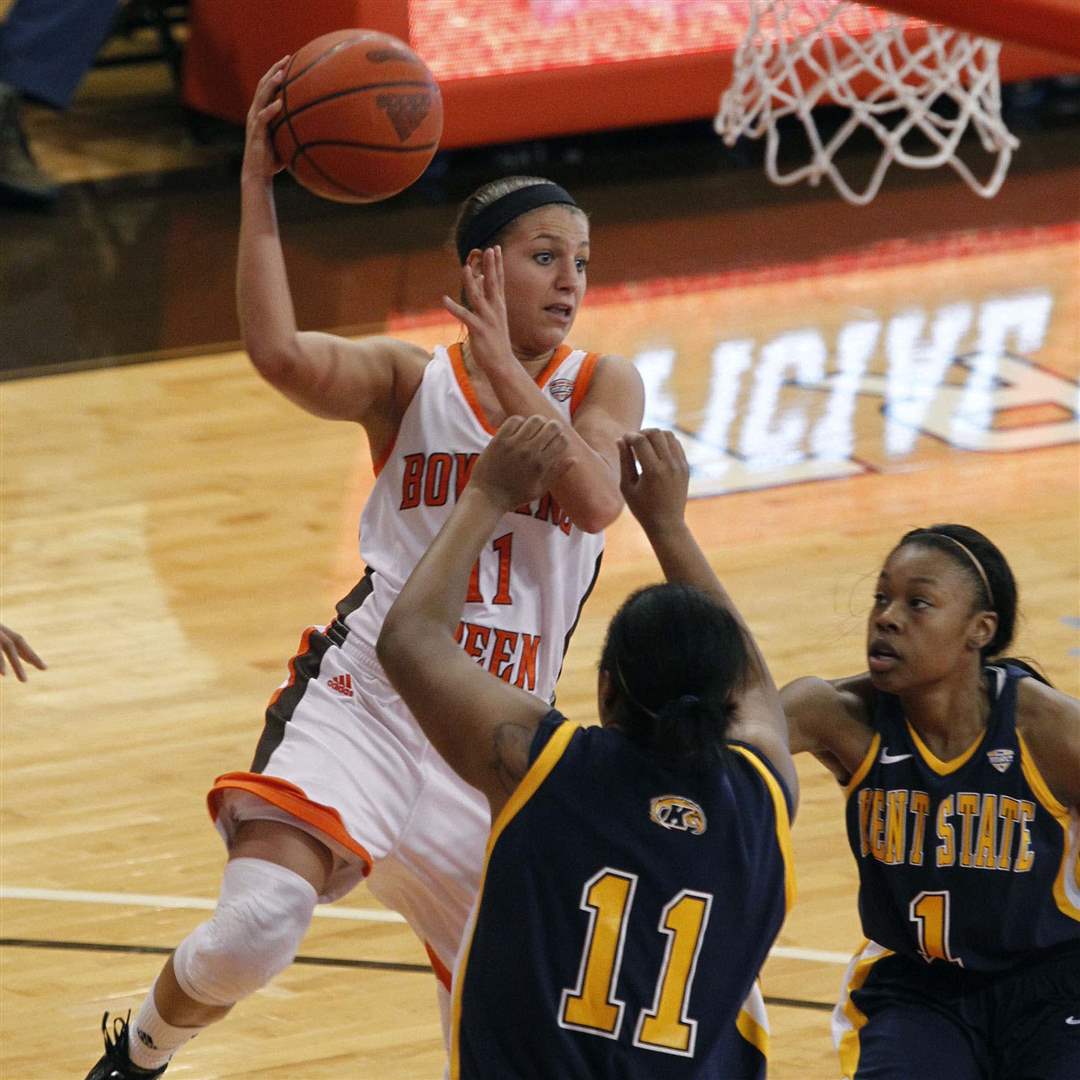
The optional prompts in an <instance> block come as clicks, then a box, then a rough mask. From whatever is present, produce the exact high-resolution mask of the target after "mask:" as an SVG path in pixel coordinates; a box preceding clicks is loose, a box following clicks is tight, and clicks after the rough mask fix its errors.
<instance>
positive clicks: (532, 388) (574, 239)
mask: <svg viewBox="0 0 1080 1080" xmlns="http://www.w3.org/2000/svg"><path fill="white" fill-rule="evenodd" d="M567 221H568V224H567V225H566V226H564V227H563V228H562V229H559V230H558V231H556V230H555V229H554V228H553V226H551V225H547V226H545V225H543V224H540V225H537V226H536V227H535V228H536V231H537V235H536V236H535V237H533V236H528V235H527V236H526V241H527V242H526V243H525V244H523V245H521V246H520V247H519V246H515V248H514V249H513V251H512V253H511V255H512V257H513V258H514V259H515V260H517V261H520V262H522V263H524V264H525V265H526V266H527V265H528V257H529V256H532V257H533V258H534V259H535V258H541V259H544V260H546V261H545V262H544V265H545V266H546V267H549V268H550V267H554V268H555V271H554V275H553V278H554V280H553V282H552V283H551V284H549V285H548V291H547V292H544V293H542V294H541V295H540V297H539V299H538V300H536V301H535V303H536V304H537V305H540V304H541V302H543V301H547V304H546V306H544V307H541V310H542V311H547V310H549V309H551V310H552V316H551V318H552V322H553V324H554V326H555V327H556V328H557V329H559V330H560V331H561V325H560V323H559V321H558V319H559V318H560V317H563V316H560V315H558V314H556V313H557V312H561V311H563V310H565V312H566V315H565V316H564V317H565V319H566V320H568V321H569V320H571V319H572V317H573V315H574V314H575V313H576V309H577V307H578V305H579V304H580V303H581V301H582V299H583V298H584V294H585V281H584V278H585V269H584V265H585V263H586V262H587V254H588V231H587V227H586V226H587V222H585V219H584V215H580V220H579V218H578V215H574V216H569V215H568V216H567ZM575 225H576V226H579V227H580V232H577V233H575V231H574V229H575ZM545 229H547V230H550V231H544V230H545ZM503 258H504V255H503V247H502V246H501V245H495V246H493V247H489V248H487V249H486V250H484V251H483V252H481V251H474V252H472V253H471V254H470V256H469V258H468V260H467V261H466V262H465V264H464V266H463V267H462V291H463V299H464V300H465V301H466V303H465V304H459V303H457V302H456V301H454V300H451V299H450V298H449V297H444V298H443V303H444V305H445V306H446V308H447V309H448V310H449V311H450V312H451V313H452V314H454V315H455V316H456V317H457V318H459V319H460V320H461V321H462V322H463V323H464V324H465V325H466V326H467V327H468V329H469V348H470V350H471V353H472V356H473V358H474V359H475V361H476V364H477V366H478V367H479V368H480V369H481V370H482V371H483V372H484V374H485V376H486V377H487V379H488V381H489V382H490V383H491V388H492V389H493V390H494V391H495V395H496V397H497V398H498V400H499V403H500V404H501V405H502V407H503V409H504V410H505V411H506V412H507V413H508V414H514V413H517V414H519V415H534V414H535V415H540V416H545V417H547V418H549V419H553V420H555V419H558V420H559V421H560V423H562V424H563V426H564V427H565V429H566V431H567V434H568V436H569V440H570V441H569V451H570V454H571V455H572V456H573V458H574V462H575V463H574V466H573V468H571V469H567V470H566V472H565V473H564V474H563V475H562V476H561V477H560V478H559V479H558V480H557V481H556V482H555V483H554V484H553V485H552V494H553V495H554V496H555V498H556V499H557V500H558V502H559V505H560V506H561V507H562V508H563V509H564V510H565V511H566V512H567V513H568V514H569V515H570V518H571V520H572V521H573V522H574V524H575V525H576V526H577V527H578V528H579V529H583V530H584V531H585V532H600V531H601V530H602V529H604V528H605V527H606V526H608V525H610V524H611V522H612V521H614V520H615V518H617V517H618V516H619V512H620V511H621V510H622V505H623V500H622V496H621V494H620V492H619V456H618V448H617V440H618V439H619V437H620V436H621V435H622V434H623V433H624V432H627V431H635V430H637V428H638V426H639V425H640V424H641V417H642V413H643V411H644V402H645V395H644V389H643V387H642V382H641V376H640V375H639V374H638V372H637V369H636V368H635V367H634V366H633V365H632V364H629V363H627V362H626V361H624V360H621V359H620V358H618V357H615V356H605V357H603V358H601V360H600V361H599V363H598V364H597V367H596V370H595V373H594V375H593V379H592V383H591V385H590V388H589V390H588V392H587V394H586V395H585V397H584V399H583V400H582V402H581V405H580V407H579V408H578V410H577V412H576V414H575V416H574V420H573V423H572V424H567V423H566V422H565V421H564V420H562V418H561V417H560V416H559V413H558V412H557V411H556V409H555V407H554V405H553V404H552V403H551V401H550V400H548V398H547V397H546V396H545V395H544V393H543V392H542V391H541V390H540V388H539V387H538V386H537V385H536V383H535V382H534V381H533V378H532V376H531V375H530V373H529V372H528V371H527V370H526V369H525V368H524V367H523V366H522V362H521V361H522V359H523V357H522V356H519V355H517V354H515V351H514V348H513V347H512V346H511V329H510V326H509V321H508V315H507V299H506V289H507V285H506V282H507V274H506V269H505V266H504V262H503ZM514 272H515V275H516V276H515V279H514V280H515V282H516V283H517V290H518V292H519V294H520V293H523V292H524V288H523V286H522V285H521V284H520V282H521V279H522V278H525V281H526V283H527V281H528V279H527V277H525V274H524V273H523V272H522V271H521V270H520V269H518V268H517V267H516V266H515V268H514ZM519 303H520V300H519ZM520 350H521V347H520V346H519V351H520Z"/></svg>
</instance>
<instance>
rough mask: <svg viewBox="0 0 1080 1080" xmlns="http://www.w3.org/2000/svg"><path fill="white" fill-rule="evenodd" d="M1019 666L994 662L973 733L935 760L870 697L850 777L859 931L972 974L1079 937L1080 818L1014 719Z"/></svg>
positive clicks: (895, 705)
mask: <svg viewBox="0 0 1080 1080" xmlns="http://www.w3.org/2000/svg"><path fill="white" fill-rule="evenodd" d="M1026 674H1027V673H1026V672H1024V671H1023V670H1022V669H1020V668H1017V667H1012V666H1003V667H990V668H988V669H987V678H988V679H989V680H990V685H991V694H992V696H993V698H994V701H993V706H992V709H991V712H990V719H989V722H988V724H987V728H986V731H985V732H984V733H983V735H982V737H981V738H979V739H978V740H976V742H975V743H974V744H973V745H972V746H971V747H970V748H969V749H968V750H967V751H966V752H965V753H963V754H961V755H960V756H959V757H957V758H954V759H953V760H952V761H941V760H939V759H938V758H937V757H935V756H934V754H933V753H931V752H930V750H929V749H928V748H927V746H926V745H925V744H924V743H923V741H922V740H921V739H920V738H919V736H918V733H917V732H916V731H915V730H914V728H912V726H911V725H910V724H909V723H908V722H907V720H906V719H905V717H904V715H903V712H902V710H901V708H900V702H899V700H898V699H897V698H896V697H894V696H893V695H891V694H878V695H877V707H876V710H875V716H874V720H873V723H874V727H875V729H876V734H875V735H874V738H873V740H872V741H871V744H870V749H869V751H868V752H867V755H866V757H865V758H864V759H863V762H862V764H861V765H860V766H859V768H858V769H857V770H856V772H855V774H854V776H853V777H852V778H851V781H850V783H849V784H848V786H847V831H848V841H849V842H850V844H851V850H852V852H853V853H854V855H855V859H856V862H857V863H858V866H859V914H860V916H861V918H862V926H863V932H864V933H865V934H866V936H867V937H868V938H870V939H871V941H874V942H876V943H877V944H878V945H880V946H883V947H884V948H885V949H887V950H890V951H892V952H896V953H902V954H904V955H907V956H913V957H920V956H921V957H922V959H923V960H925V961H927V962H932V961H934V960H943V961H946V962H951V963H955V964H959V965H960V966H962V967H964V968H967V969H968V970H971V971H998V970H1002V969H1004V968H1008V967H1012V966H1013V965H1015V964H1017V963H1018V962H1020V961H1021V960H1023V959H1024V958H1025V957H1027V956H1029V955H1030V954H1033V953H1036V952H1037V951H1038V950H1041V949H1047V948H1050V947H1052V946H1056V945H1061V944H1063V943H1065V942H1077V941H1080V816H1078V815H1077V814H1076V813H1075V811H1074V812H1070V811H1069V809H1068V808H1067V807H1065V806H1063V805H1062V804H1061V803H1060V802H1058V800H1057V799H1055V798H1054V796H1053V795H1052V794H1051V793H1050V789H1049V788H1048V787H1047V785H1046V781H1045V780H1044V779H1043V778H1042V776H1041V775H1040V774H1039V770H1038V768H1037V767H1036V765H1035V762H1034V760H1033V759H1032V757H1031V753H1030V751H1029V750H1028V748H1027V746H1026V745H1025V743H1024V740H1023V737H1022V736H1021V735H1020V734H1019V733H1018V732H1017V730H1016V695H1017V685H1018V683H1019V681H1020V679H1022V678H1024V677H1025V676H1026Z"/></svg>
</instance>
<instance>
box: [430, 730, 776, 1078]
mask: <svg viewBox="0 0 1080 1080" xmlns="http://www.w3.org/2000/svg"><path fill="white" fill-rule="evenodd" d="M531 759H532V764H531V766H530V768H529V771H528V772H527V773H526V775H525V777H524V778H523V779H522V781H521V783H520V784H519V786H518V788H517V790H516V791H515V792H514V794H513V796H512V797H511V799H510V801H509V802H508V803H507V804H506V806H505V808H504V809H503V811H502V812H501V813H500V814H499V816H498V818H497V819H496V820H495V822H494V824H493V826H492V830H491V838H490V840H489V842H488V849H487V859H486V863H485V867H484V877H483V882H482V885H481V889H480V894H479V898H478V900H477V906H476V908H475V910H474V915H473V922H472V926H471V927H470V930H471V936H470V935H469V934H467V936H466V946H465V948H464V949H463V951H462V955H461V957H460V958H459V962H458V969H457V972H456V973H455V977H454V995H453V1027H452V1046H451V1077H452V1078H453V1080H481V1078H482V1080H491V1078H492V1077H499V1078H500V1080H525V1078H535V1080H541V1078H543V1080H551V1078H553V1077H558V1078H559V1080H579V1078H580V1080H586V1078H587V1080H605V1078H610V1080H674V1078H689V1077H693V1078H695V1080H708V1078H716V1080H719V1078H723V1080H731V1078H733V1077H743V1076H746V1075H754V1074H753V1073H747V1072H745V1071H743V1069H744V1066H742V1065H739V1064H736V1063H737V1062H743V1061H745V1060H746V1056H745V1053H744V1051H745V1047H746V1045H747V1044H746V1042H745V1041H744V1040H749V1041H751V1042H754V1043H755V1045H757V1046H758V1047H759V1048H761V1049H762V1051H763V1050H764V1044H765V1041H766V1037H765V1032H766V1030H767V1028H766V1026H765V1021H764V1015H763V1014H759V1015H758V1016H757V1017H756V1018H755V1017H752V1016H751V1015H750V1013H749V1011H748V1010H744V1009H742V1006H743V1003H744V1001H746V999H747V998H748V997H750V996H751V994H752V991H754V990H755V989H756V987H755V979H756V977H757V974H758V970H759V968H760V967H761V964H762V963H763V961H764V960H765V957H766V954H767V953H768V950H769V947H770V945H771V944H772V942H773V940H774V939H775V937H776V934H777V933H778V931H779V929H780V925H781V923H782V922H783V919H784V915H785V912H786V910H787V906H788V904H789V903H790V902H791V901H792V900H793V899H794V878H793V872H792V866H791V848H790V838H789V810H788V805H787V801H786V798H787V797H786V794H785V792H784V789H783V785H782V783H781V782H780V781H779V780H778V778H777V777H776V775H775V774H774V773H773V771H772V770H771V768H770V767H769V766H768V765H767V764H766V763H765V762H764V761H763V759H762V758H761V757H760V756H759V755H758V754H757V753H756V752H755V751H753V750H752V749H750V748H749V747H745V746H742V745H739V744H736V743H731V744H729V748H728V751H727V752H726V753H725V756H724V758H723V760H722V762H721V763H720V764H719V765H717V766H716V767H714V768H712V769H711V770H708V771H705V772H698V773H693V772H687V771H685V770H680V771H675V770H672V769H670V768H667V767H665V766H663V765H662V764H660V763H658V762H657V761H656V760H655V759H654V758H653V757H651V756H650V755H649V754H647V753H646V752H645V751H643V750H642V749H641V748H639V747H638V746H637V745H636V744H634V743H633V742H632V741H631V740H629V739H628V738H627V737H626V736H625V735H624V734H623V733H621V732H619V731H617V730H614V729H611V728H599V727H581V726H579V725H577V724H572V723H569V722H567V721H565V720H564V718H563V717H562V716H561V715H560V714H559V713H558V712H556V711H554V710H552V712H551V713H549V714H548V716H547V717H546V718H545V719H544V720H543V722H542V723H541V725H540V729H539V730H538V732H537V735H536V739H535V740H534V742H533V746H532V752H531ZM758 1000H759V1001H760V996H758Z"/></svg>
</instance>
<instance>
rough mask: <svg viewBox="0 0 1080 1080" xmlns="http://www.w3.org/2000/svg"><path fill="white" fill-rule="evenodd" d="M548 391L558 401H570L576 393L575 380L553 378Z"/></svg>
mask: <svg viewBox="0 0 1080 1080" xmlns="http://www.w3.org/2000/svg"><path fill="white" fill-rule="evenodd" d="M548 392H549V393H550V394H551V396H552V397H553V398H554V399H555V400H556V401H569V400H570V398H571V397H573V395H574V380H573V379H552V380H551V382H550V383H548Z"/></svg>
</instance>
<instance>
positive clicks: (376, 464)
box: [371, 424, 401, 479]
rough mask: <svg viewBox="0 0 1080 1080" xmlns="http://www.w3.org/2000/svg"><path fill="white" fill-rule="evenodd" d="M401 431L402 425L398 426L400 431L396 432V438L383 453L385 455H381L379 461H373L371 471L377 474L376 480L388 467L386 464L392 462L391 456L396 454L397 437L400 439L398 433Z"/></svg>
mask: <svg viewBox="0 0 1080 1080" xmlns="http://www.w3.org/2000/svg"><path fill="white" fill-rule="evenodd" d="M400 430H401V425H400V424H399V425H398V431H395V432H394V437H393V438H392V439H391V440H390V444H389V445H388V446H387V448H386V449H385V450H384V451H383V453H381V454H380V455H379V460H378V461H373V462H372V463H371V470H372V472H374V473H375V478H376V479H378V477H379V473H381V472H382V471H383V468H384V467H385V466H386V463H387V462H388V461H389V460H390V455H391V454H392V453H393V452H394V447H395V446H397V437H398V432H399V431H400Z"/></svg>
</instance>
